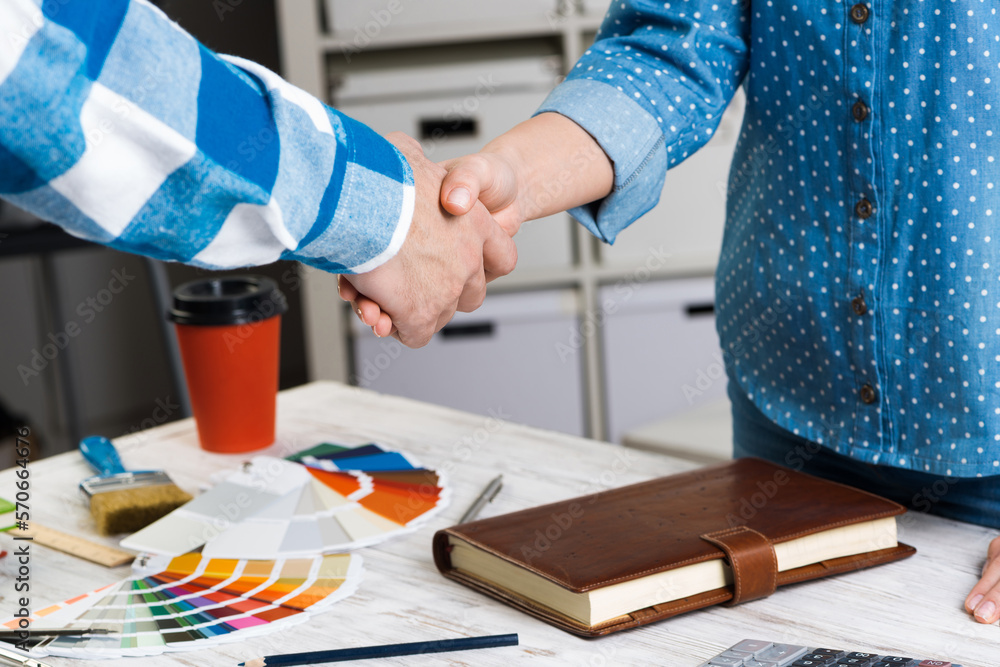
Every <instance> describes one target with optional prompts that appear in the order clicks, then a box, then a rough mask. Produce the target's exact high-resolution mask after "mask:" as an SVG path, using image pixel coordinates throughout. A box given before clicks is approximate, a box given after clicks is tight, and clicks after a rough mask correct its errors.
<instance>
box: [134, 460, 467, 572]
mask: <svg viewBox="0 0 1000 667" xmlns="http://www.w3.org/2000/svg"><path fill="white" fill-rule="evenodd" d="M449 498H450V492H449V490H448V489H447V487H446V486H445V485H444V481H443V479H442V475H440V474H439V473H437V472H436V471H434V470H429V469H427V468H423V467H421V466H420V464H419V463H418V462H417V461H415V460H414V459H413V458H412V457H411V456H408V455H406V454H402V453H400V452H396V451H390V450H387V449H384V448H382V447H380V446H379V445H375V444H368V445H364V446H361V447H354V448H351V447H342V446H339V445H331V444H321V445H317V446H316V447H313V448H311V449H308V450H306V451H303V452H299V453H298V454H296V455H294V456H290V457H288V458H287V459H278V458H274V457H269V456H258V457H255V458H253V459H252V460H251V461H249V462H248V463H246V464H244V465H243V467H242V468H241V469H240V470H237V471H231V472H229V473H226V474H224V475H222V476H221V477H219V478H218V479H217V480H216V484H215V486H214V487H213V488H212V489H211V490H209V491H207V492H205V493H203V494H202V495H200V496H199V497H197V498H195V499H194V500H192V501H191V502H189V503H187V504H186V505H183V506H182V507H180V508H178V509H177V510H175V511H174V512H172V513H171V514H169V515H167V516H165V517H163V518H162V519H160V520H159V521H156V522H155V523H153V524H151V525H149V526H148V527H146V528H144V529H143V530H141V531H139V532H137V533H135V534H134V535H131V536H130V537H128V538H126V539H124V540H122V542H121V544H122V546H123V547H125V548H128V549H133V550H135V551H145V552H151V553H157V554H165V555H178V554H181V553H186V552H188V551H192V550H195V549H198V548H201V549H202V553H203V554H205V555H206V556H211V557H214V558H291V557H297V556H308V555H314V554H321V553H334V552H343V551H348V550H350V549H356V548H359V547H363V546H369V545H372V544H376V543H378V542H381V541H383V540H385V539H387V538H389V537H392V536H395V535H399V534H402V533H405V532H410V531H413V530H416V528H418V527H419V526H420V525H421V524H423V523H424V522H426V521H427V520H428V519H429V518H430V517H432V516H434V515H435V514H436V513H437V512H439V511H440V510H442V509H443V508H444V507H446V506H447V504H448V500H449Z"/></svg>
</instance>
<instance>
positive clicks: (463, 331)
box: [441, 322, 493, 338]
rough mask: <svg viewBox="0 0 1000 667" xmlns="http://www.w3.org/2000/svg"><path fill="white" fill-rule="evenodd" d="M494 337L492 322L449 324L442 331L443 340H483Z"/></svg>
mask: <svg viewBox="0 0 1000 667" xmlns="http://www.w3.org/2000/svg"><path fill="white" fill-rule="evenodd" d="M492 335H493V323H492V322H470V323H469V324H449V325H448V326H446V327H445V328H444V329H441V337H442V338H483V337H489V336H492Z"/></svg>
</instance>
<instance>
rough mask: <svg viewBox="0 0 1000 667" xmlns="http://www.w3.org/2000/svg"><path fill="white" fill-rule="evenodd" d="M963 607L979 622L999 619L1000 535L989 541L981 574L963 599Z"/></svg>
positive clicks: (990, 621)
mask: <svg viewBox="0 0 1000 667" xmlns="http://www.w3.org/2000/svg"><path fill="white" fill-rule="evenodd" d="M965 608H966V609H967V610H968V611H969V613H970V614H972V615H973V616H974V617H975V619H976V620H977V621H979V622H980V623H996V622H997V620H998V619H1000V537H998V538H996V539H994V540H993V541H992V542H990V546H989V549H988V550H987V554H986V565H984V566H983V576H982V578H981V579H980V580H979V583H978V584H976V585H975V586H973V587H972V592H971V593H969V596H968V597H967V598H966V599H965Z"/></svg>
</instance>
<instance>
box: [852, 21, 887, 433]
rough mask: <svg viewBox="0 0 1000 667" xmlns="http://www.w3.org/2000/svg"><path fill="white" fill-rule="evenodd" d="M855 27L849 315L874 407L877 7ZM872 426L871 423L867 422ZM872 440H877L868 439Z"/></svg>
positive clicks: (861, 375) (865, 390)
mask: <svg viewBox="0 0 1000 667" xmlns="http://www.w3.org/2000/svg"><path fill="white" fill-rule="evenodd" d="M847 15H848V19H849V23H848V24H847V25H846V26H845V38H846V40H847V41H846V43H845V53H847V54H848V56H847V57H848V67H847V73H848V75H847V78H846V79H845V84H846V90H847V91H848V93H849V95H850V96H851V97H852V98H853V100H852V101H851V103H850V105H849V108H848V109H847V113H848V114H849V115H850V119H849V120H848V121H847V122H848V123H849V125H848V126H846V127H845V128H844V129H845V130H846V131H847V132H848V136H849V141H850V146H851V147H852V150H851V151H850V152H849V157H848V168H849V169H850V170H851V171H850V172H849V178H848V183H850V186H849V187H850V188H851V191H852V192H853V201H851V200H849V201H850V202H851V203H849V204H848V206H850V207H851V213H852V214H853V216H852V217H853V221H852V224H851V234H850V236H851V244H852V246H853V248H852V251H851V260H850V264H849V267H850V268H849V270H850V275H851V282H852V283H853V288H852V291H853V292H854V294H853V295H852V296H849V297H848V299H849V300H850V306H849V308H850V310H849V311H848V312H849V315H850V316H852V317H857V318H859V319H858V320H857V323H858V326H856V327H852V330H853V331H854V335H853V336H852V338H853V339H854V341H855V343H856V344H855V345H854V346H853V351H852V353H851V354H852V357H853V359H854V366H855V367H856V368H857V369H858V370H857V375H856V382H857V385H856V386H857V387H858V389H857V391H858V394H857V396H858V398H859V399H860V402H861V403H863V404H864V405H868V406H874V405H876V404H877V403H878V401H879V397H878V392H877V391H876V389H875V386H877V382H876V380H875V375H874V373H873V371H874V369H875V367H874V366H873V365H872V359H873V357H872V355H873V354H874V353H875V351H876V346H875V345H873V344H871V341H870V338H871V336H872V334H873V332H874V327H875V325H876V321H875V319H874V318H871V317H867V316H868V315H869V314H870V313H869V310H870V309H869V305H868V300H867V297H868V294H867V292H868V291H869V285H870V284H872V283H873V282H874V280H873V274H872V271H873V269H874V265H873V262H874V261H875V259H876V258H877V257H878V245H879V244H878V243H876V242H873V237H875V235H876V234H877V226H874V223H875V222H876V220H877V218H876V217H875V216H876V214H877V211H878V207H877V202H876V200H875V196H874V194H873V193H874V192H875V188H874V186H875V184H876V181H875V179H876V170H875V159H876V156H875V149H876V142H874V141H873V140H872V139H873V137H872V136H871V133H872V132H873V131H874V127H875V126H874V124H873V122H872V119H873V115H874V113H875V111H874V109H873V108H872V106H871V102H872V100H873V99H874V91H873V88H874V85H875V81H876V80H877V74H876V72H875V68H874V66H873V57H874V53H873V51H874V47H875V45H874V37H873V29H874V28H873V26H874V21H873V18H874V17H873V13H872V8H871V5H870V4H868V3H865V2H858V3H856V4H853V5H850V6H849V8H848V10H847ZM866 423H867V420H866ZM865 439H866V440H868V441H871V440H872V438H871V436H868V437H867V438H865Z"/></svg>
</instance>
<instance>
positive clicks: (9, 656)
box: [0, 647, 49, 667]
mask: <svg viewBox="0 0 1000 667" xmlns="http://www.w3.org/2000/svg"><path fill="white" fill-rule="evenodd" d="M0 665H4V666H5V667H6V666H8V665H9V666H10V667H49V665H48V663H45V662H40V661H38V660H36V659H34V658H32V657H30V656H27V655H24V654H23V653H18V652H15V651H11V650H8V649H5V648H2V647H0Z"/></svg>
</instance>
